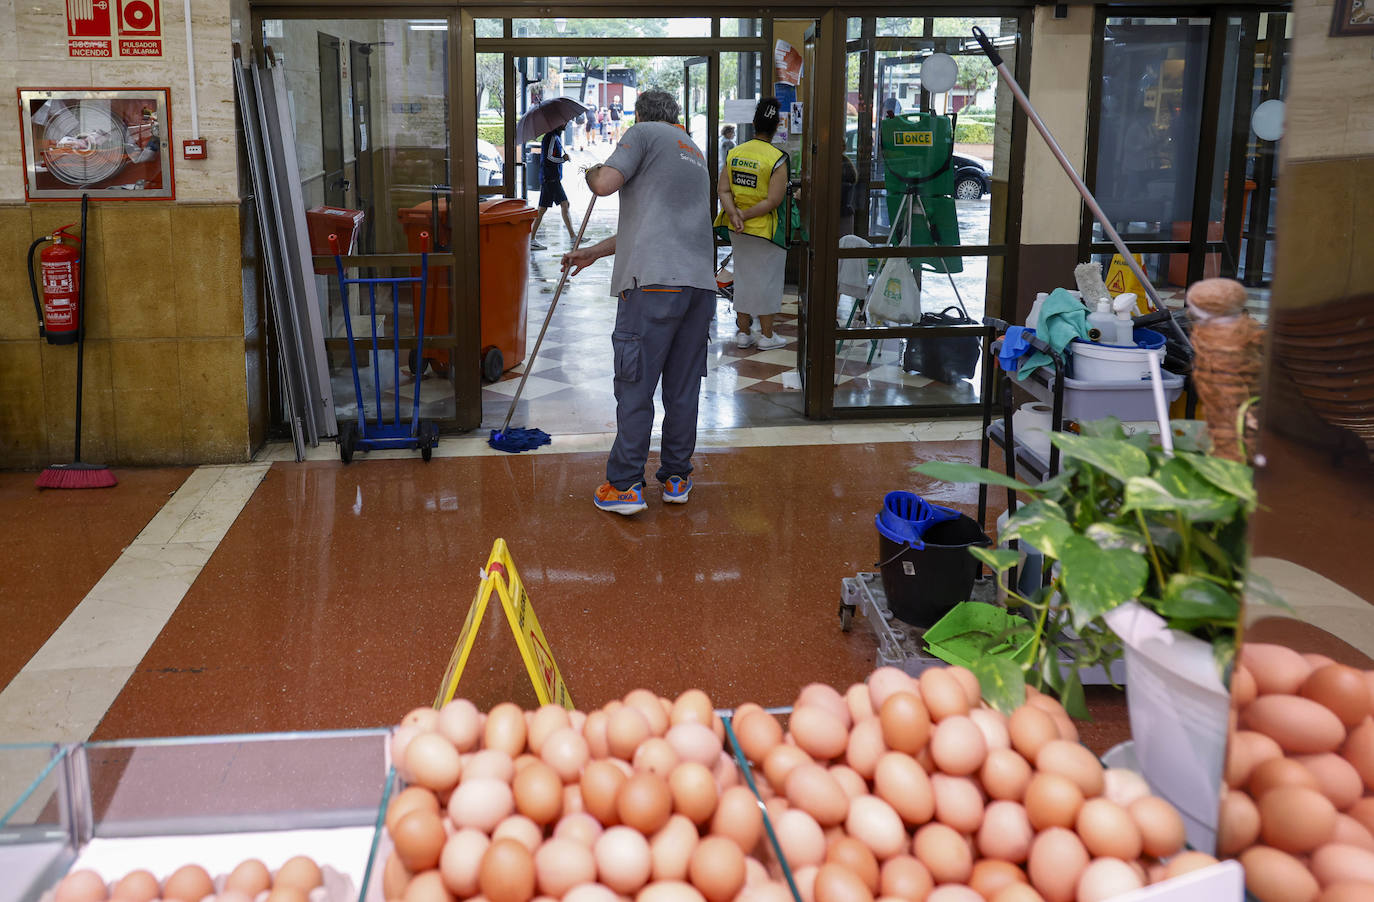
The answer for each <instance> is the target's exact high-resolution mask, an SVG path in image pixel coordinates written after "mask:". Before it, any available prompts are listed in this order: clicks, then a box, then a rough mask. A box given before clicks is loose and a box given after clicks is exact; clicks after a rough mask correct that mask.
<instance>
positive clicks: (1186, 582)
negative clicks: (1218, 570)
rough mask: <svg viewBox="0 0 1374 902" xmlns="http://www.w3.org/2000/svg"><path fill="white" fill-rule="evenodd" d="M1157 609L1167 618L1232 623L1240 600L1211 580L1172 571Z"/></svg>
mask: <svg viewBox="0 0 1374 902" xmlns="http://www.w3.org/2000/svg"><path fill="white" fill-rule="evenodd" d="M1158 611H1159V613H1160V614H1161V615H1162V616H1164V617H1168V618H1170V619H1176V618H1177V619H1194V620H1208V621H1212V622H1219V623H1222V624H1224V625H1229V626H1232V627H1234V626H1235V623H1236V618H1237V617H1238V616H1240V600H1239V599H1237V598H1236V596H1235V595H1233V594H1232V593H1230V592H1228V591H1226V589H1225V588H1223V587H1221V586H1219V585H1217V584H1216V583H1214V582H1212V581H1211V580H1207V579H1203V578H1202V577H1200V576H1191V575H1189V574H1187V573H1175V574H1173V575H1172V576H1170V577H1169V584H1168V585H1167V586H1165V588H1164V597H1163V598H1161V599H1160V600H1159V608H1158Z"/></svg>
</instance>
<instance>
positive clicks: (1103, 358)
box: [1070, 341, 1150, 382]
mask: <svg viewBox="0 0 1374 902" xmlns="http://www.w3.org/2000/svg"><path fill="white" fill-rule="evenodd" d="M1070 347H1071V348H1072V349H1073V377H1074V378H1075V379H1077V380H1079V381H1080V382H1133V381H1136V380H1140V379H1149V378H1150V352H1149V351H1146V350H1145V349H1144V348H1138V347H1135V346H1134V345H1131V346H1126V345H1103V344H1094V343H1092V342H1087V341H1075V342H1074V343H1073V344H1072V345H1070Z"/></svg>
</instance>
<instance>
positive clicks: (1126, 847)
mask: <svg viewBox="0 0 1374 902" xmlns="http://www.w3.org/2000/svg"><path fill="white" fill-rule="evenodd" d="M1074 826H1075V829H1076V830H1077V831H1078V836H1079V838H1080V839H1082V840H1083V845H1084V846H1085V847H1086V848H1087V850H1088V854H1090V855H1092V856H1093V857H1094V858H1119V859H1122V860H1123V861H1134V860H1135V859H1137V858H1139V857H1140V849H1141V838H1140V828H1139V827H1137V826H1136V824H1135V821H1134V820H1133V819H1132V818H1131V815H1130V813H1129V812H1128V811H1127V810H1126V809H1125V808H1122V807H1121V806H1120V805H1118V804H1116V803H1115V802H1113V801H1111V800H1110V799H1105V798H1096V799H1088V800H1087V801H1086V802H1084V803H1083V807H1082V808H1080V809H1079V810H1078V817H1077V819H1076V820H1075V824H1074Z"/></svg>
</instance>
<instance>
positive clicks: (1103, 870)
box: [1077, 858, 1145, 902]
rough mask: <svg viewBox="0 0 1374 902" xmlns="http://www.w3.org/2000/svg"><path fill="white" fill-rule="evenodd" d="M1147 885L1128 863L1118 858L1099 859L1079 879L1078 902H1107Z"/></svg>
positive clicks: (1084, 870)
mask: <svg viewBox="0 0 1374 902" xmlns="http://www.w3.org/2000/svg"><path fill="white" fill-rule="evenodd" d="M1144 885H1145V881H1143V880H1141V879H1140V875H1139V874H1138V873H1136V871H1135V869H1134V868H1132V867H1131V866H1130V865H1129V864H1127V863H1126V862H1124V861H1122V860H1120V859H1118V858H1098V859H1096V860H1095V861H1093V862H1091V863H1090V864H1089V865H1088V866H1087V867H1086V868H1084V869H1083V875H1082V876H1081V877H1079V878H1078V896H1077V898H1078V902H1105V900H1107V899H1114V898H1116V897H1117V896H1122V895H1125V894H1126V893H1129V892H1131V891H1133V890H1138V889H1140V888H1141V887H1143V886H1144Z"/></svg>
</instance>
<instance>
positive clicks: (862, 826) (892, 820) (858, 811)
mask: <svg viewBox="0 0 1374 902" xmlns="http://www.w3.org/2000/svg"><path fill="white" fill-rule="evenodd" d="M844 828H845V831H846V832H847V833H848V834H849V835H850V836H852V837H854V838H855V839H857V840H859V841H860V842H862V843H863V844H864V845H866V846H868V848H869V849H870V850H872V852H873V854H874V855H875V856H876V857H877V858H878V860H879V861H886V860H887V859H889V858H891V857H892V856H894V855H898V854H900V853H901V852H902V851H903V850H904V849H905V848H906V844H907V836H906V828H905V826H903V824H902V819H901V817H900V816H899V815H898V814H897V812H896V811H895V810H894V809H893V807H892V806H891V805H889V804H888V803H887V802H885V801H883V800H882V799H880V798H879V797H878V796H859V797H858V798H857V799H854V800H853V801H851V802H850V803H849V815H848V817H846V818H845V822H844ZM917 857H920V856H919V855H918V856H917Z"/></svg>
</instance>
